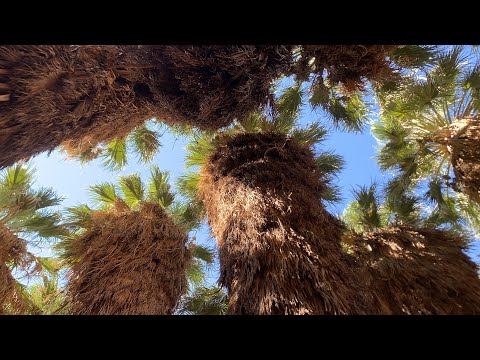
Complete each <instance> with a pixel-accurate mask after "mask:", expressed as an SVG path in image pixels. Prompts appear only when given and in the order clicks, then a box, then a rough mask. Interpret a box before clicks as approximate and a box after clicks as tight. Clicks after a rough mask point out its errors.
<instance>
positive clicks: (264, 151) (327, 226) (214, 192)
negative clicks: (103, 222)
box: [180, 91, 364, 314]
mask: <svg viewBox="0 0 480 360" xmlns="http://www.w3.org/2000/svg"><path fill="white" fill-rule="evenodd" d="M290 93H291V92H288V91H287V92H285V93H284V94H283V95H282V96H281V97H280V99H279V100H278V103H277V108H278V109H279V113H278V116H276V117H275V118H273V119H270V120H267V118H266V116H265V115H263V114H259V113H254V114H251V115H250V116H248V117H246V118H245V119H243V121H242V122H241V123H238V124H236V125H235V126H233V127H231V128H230V129H228V130H226V131H225V132H223V133H221V134H218V136H213V135H211V134H203V135H202V136H198V137H197V138H195V139H194V140H193V141H192V142H191V143H190V144H189V146H188V147H187V150H189V154H188V156H187V161H186V164H187V166H190V167H198V166H199V167H200V169H199V171H198V172H196V173H190V174H188V175H185V176H184V178H183V179H182V181H181V182H180V187H181V189H182V192H183V193H184V194H186V195H190V197H192V198H193V199H194V201H193V204H196V205H197V206H200V205H201V206H203V207H204V211H205V213H206V215H207V217H208V222H209V224H210V227H211V230H212V234H213V235H214V236H215V237H216V240H217V246H218V251H219V260H220V279H219V283H220V285H222V286H224V287H226V288H227V290H228V296H229V306H228V313H229V314H348V313H350V314H351V313H361V312H362V311H363V306H364V304H363V298H362V296H363V295H362V292H361V291H359V287H358V284H357V282H356V281H357V279H356V274H355V271H354V269H353V268H352V264H351V262H350V259H349V258H348V257H347V256H346V255H345V254H344V253H343V252H342V250H341V248H340V246H341V245H340V235H341V225H340V223H339V222H338V221H337V219H336V218H334V217H333V216H332V215H330V214H329V213H328V212H327V211H326V210H325V208H324V206H323V204H322V199H323V200H325V199H326V198H329V199H333V197H334V196H333V195H335V191H332V189H331V188H329V186H328V183H329V181H330V180H331V174H332V173H334V172H335V170H338V169H339V168H340V166H341V161H340V159H339V157H338V156H336V155H334V154H331V153H322V154H321V155H320V156H319V157H318V158H315V156H314V153H313V151H312V148H313V146H314V144H316V143H318V142H319V141H321V140H322V139H323V138H324V137H325V135H326V131H325V130H324V129H323V128H321V127H320V126H319V124H318V123H314V124H312V125H311V126H309V127H307V128H298V127H295V125H296V119H297V118H298V115H299V111H300V106H301V102H300V103H298V102H294V101H290V100H291V99H290V95H289V94H290ZM292 104H294V105H292Z"/></svg>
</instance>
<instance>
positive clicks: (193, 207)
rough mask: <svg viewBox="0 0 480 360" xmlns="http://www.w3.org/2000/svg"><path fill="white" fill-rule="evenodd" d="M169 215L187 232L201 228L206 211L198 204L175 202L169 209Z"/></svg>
mask: <svg viewBox="0 0 480 360" xmlns="http://www.w3.org/2000/svg"><path fill="white" fill-rule="evenodd" d="M168 213H169V214H170V215H171V216H172V217H173V219H174V221H175V223H176V224H177V225H179V226H180V227H181V228H182V229H184V230H185V231H186V232H190V231H192V230H193V229H195V228H197V227H199V226H200V222H201V220H202V218H203V217H204V209H203V207H202V206H201V204H200V203H199V202H198V201H197V202H178V201H176V202H174V203H173V204H172V205H171V206H170V207H169V208H168Z"/></svg>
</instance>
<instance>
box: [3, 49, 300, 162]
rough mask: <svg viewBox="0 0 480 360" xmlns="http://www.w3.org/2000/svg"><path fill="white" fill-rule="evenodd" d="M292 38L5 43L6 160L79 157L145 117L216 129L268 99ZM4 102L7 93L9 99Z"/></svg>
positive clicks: (286, 62) (126, 131)
mask: <svg viewBox="0 0 480 360" xmlns="http://www.w3.org/2000/svg"><path fill="white" fill-rule="evenodd" d="M290 52H291V47H290V46H168V45H147V46H133V45H124V46H114V45H81V46H73V45H48V46H45V45H26V46H23V45H22V46H16V45H15V46H0V59H1V60H2V72H4V73H6V75H5V76H6V79H7V80H6V84H5V85H4V86H3V87H6V88H7V89H8V94H5V95H3V94H2V95H1V96H2V97H1V99H2V101H1V102H0V154H1V155H0V168H2V167H5V166H8V165H11V164H13V163H14V162H15V161H18V160H20V159H26V158H30V157H31V156H33V155H35V154H38V153H40V152H42V151H47V150H50V151H51V150H53V149H54V148H55V147H57V146H58V145H60V144H62V145H63V147H64V148H65V149H66V150H67V152H69V153H70V154H71V155H74V156H76V155H79V154H82V153H85V151H88V150H89V149H90V150H91V149H94V148H95V147H96V145H98V144H99V143H106V142H109V141H110V140H112V139H114V138H116V137H125V136H126V135H127V134H129V133H130V132H131V131H132V130H133V129H134V128H136V127H138V126H140V125H142V124H143V123H144V122H145V121H146V120H148V119H151V118H154V117H155V118H157V119H159V120H162V121H165V122H167V123H169V124H176V123H178V124H191V125H193V126H195V127H199V128H202V129H217V128H219V127H222V126H226V125H228V124H229V123H231V122H232V121H233V120H234V119H235V118H241V117H243V116H244V115H246V114H247V113H249V112H250V111H253V110H256V109H258V108H259V107H261V106H262V105H265V104H266V103H267V101H268V94H269V87H270V85H271V83H272V82H273V80H275V78H277V77H278V76H279V75H280V74H281V73H283V72H285V71H286V69H287V68H288V67H289V66H290V63H291V56H290ZM3 100H5V101H3Z"/></svg>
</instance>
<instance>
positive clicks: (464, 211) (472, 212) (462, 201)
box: [455, 193, 480, 238]
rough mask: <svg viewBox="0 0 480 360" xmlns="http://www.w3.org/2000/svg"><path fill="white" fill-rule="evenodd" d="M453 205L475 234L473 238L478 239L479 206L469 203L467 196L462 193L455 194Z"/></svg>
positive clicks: (479, 225)
mask: <svg viewBox="0 0 480 360" xmlns="http://www.w3.org/2000/svg"><path fill="white" fill-rule="evenodd" d="M455 205H456V208H457V209H458V212H459V214H460V216H461V217H462V218H463V219H465V222H466V223H467V224H468V226H469V227H470V228H471V229H473V231H474V232H475V234H474V236H476V237H477V238H478V237H480V216H479V214H480V205H479V204H477V203H475V202H474V201H471V200H470V198H469V197H468V196H466V195H464V194H462V193H458V194H457V196H456V199H455Z"/></svg>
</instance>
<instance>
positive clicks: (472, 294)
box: [353, 226, 480, 315]
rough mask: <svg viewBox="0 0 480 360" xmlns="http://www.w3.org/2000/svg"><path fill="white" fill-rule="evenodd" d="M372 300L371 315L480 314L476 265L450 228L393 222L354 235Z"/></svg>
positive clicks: (479, 280)
mask: <svg viewBox="0 0 480 360" xmlns="http://www.w3.org/2000/svg"><path fill="white" fill-rule="evenodd" d="M353 238H354V246H353V249H354V253H355V256H356V257H357V260H358V262H359V263H360V264H361V265H362V266H364V272H363V274H364V281H365V283H366V284H367V288H368V289H369V292H370V293H371V294H372V295H373V298H374V301H373V303H372V307H371V308H370V309H369V311H368V313H369V314H384V315H386V314H395V315H402V314H403V315H449V314H456V315H467V314H480V279H479V277H478V274H477V266H476V265H475V264H474V263H473V262H472V261H471V260H470V259H469V258H468V256H467V255H465V254H464V253H463V251H462V250H463V249H464V245H463V243H462V240H461V239H459V238H456V237H455V236H453V235H449V234H448V233H447V232H444V231H440V230H433V229H421V230H420V229H414V228H412V227H409V226H394V227H390V228H386V229H380V230H377V231H374V232H370V233H364V234H362V235H354V236H353Z"/></svg>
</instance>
